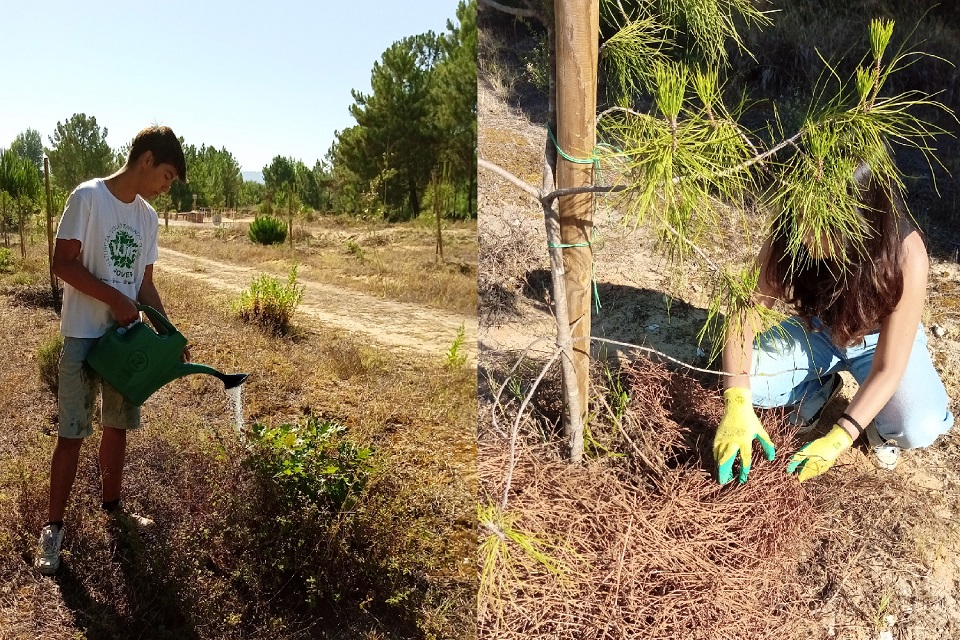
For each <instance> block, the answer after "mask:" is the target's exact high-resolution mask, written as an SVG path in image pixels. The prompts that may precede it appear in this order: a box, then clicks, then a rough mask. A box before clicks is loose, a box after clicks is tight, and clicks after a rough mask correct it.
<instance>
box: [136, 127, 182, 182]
mask: <svg viewBox="0 0 960 640" xmlns="http://www.w3.org/2000/svg"><path fill="white" fill-rule="evenodd" d="M147 151H151V152H152V153H153V161H154V164H169V165H172V166H173V167H174V168H175V169H176V170H177V178H179V179H180V182H186V181H187V161H186V160H185V159H184V158H183V147H181V146H180V139H179V138H177V136H176V135H175V134H174V133H173V129H171V128H170V127H147V128H146V129H144V130H143V131H141V132H140V133H138V134H137V137H136V138H134V139H133V144H132V145H131V146H130V154H129V155H128V156H127V163H129V164H132V163H133V162H134V161H136V160H137V158H139V157H140V156H142V155H143V154H144V153H146V152H147Z"/></svg>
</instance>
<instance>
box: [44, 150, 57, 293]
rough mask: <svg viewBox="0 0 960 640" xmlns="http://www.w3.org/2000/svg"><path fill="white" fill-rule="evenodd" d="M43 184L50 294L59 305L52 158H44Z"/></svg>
mask: <svg viewBox="0 0 960 640" xmlns="http://www.w3.org/2000/svg"><path fill="white" fill-rule="evenodd" d="M43 184H44V188H45V189H46V190H47V264H49V265H50V292H51V293H52V294H53V304H54V306H57V305H58V304H59V297H60V287H59V286H58V283H57V276H56V275H54V273H53V198H51V197H50V158H48V157H46V156H44V157H43Z"/></svg>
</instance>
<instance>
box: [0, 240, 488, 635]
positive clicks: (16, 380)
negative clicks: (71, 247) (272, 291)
mask: <svg viewBox="0 0 960 640" xmlns="http://www.w3.org/2000/svg"><path fill="white" fill-rule="evenodd" d="M35 250H37V251H39V250H40V249H39V248H36V249H35ZM25 266H26V269H25V270H24V269H21V270H19V271H18V273H16V274H4V275H2V276H0V291H2V292H3V293H2V295H0V331H2V332H3V333H2V335H3V336H4V338H3V346H2V348H3V350H4V352H5V353H7V354H8V357H10V358H12V359H13V360H11V361H16V362H18V363H23V364H22V365H21V366H17V367H7V368H4V369H3V370H2V371H0V389H2V390H3V394H0V407H2V408H0V637H3V638H11V639H18V640H19V639H20V638H34V637H44V638H55V639H59V638H78V637H87V638H128V637H150V638H156V639H159V640H163V639H167V638H169V639H171V640H172V639H173V638H177V639H180V638H197V639H200V638H204V639H205V638H240V637H257V638H277V639H279V638H332V639H348V638H351V639H352V638H369V639H371V640H373V639H381V638H448V637H467V638H469V637H472V636H473V635H474V633H475V632H474V629H475V624H474V623H475V609H474V601H473V598H474V594H475V591H476V582H475V580H476V579H475V575H474V574H473V567H472V560H471V558H472V554H473V550H474V548H475V544H476V542H475V540H476V539H475V533H474V508H473V496H475V495H476V475H475V473H476V472H475V466H474V465H475V462H474V461H475V459H476V457H475V456H476V449H475V435H474V434H475V415H476V402H475V398H476V396H475V394H476V376H475V372H474V371H473V370H472V369H470V368H457V369H446V368H443V367H442V366H441V364H440V363H433V362H429V363H427V362H417V361H412V360H402V359H400V358H398V357H397V356H394V355H393V354H391V353H389V352H385V351H380V350H375V349H374V348H372V347H369V346H367V345H365V344H362V343H359V342H356V341H354V340H353V339H352V338H351V337H350V336H349V335H343V334H339V333H337V332H335V331H326V330H323V328H322V327H315V326H308V325H303V324H298V319H297V317H296V316H295V317H294V324H295V327H296V331H295V332H294V335H293V336H291V337H289V338H286V339H279V338H274V337H270V336H267V335H264V334H263V333H262V332H260V331H258V330H257V329H255V328H254V327H250V326H246V325H244V324H242V323H240V322H239V321H238V320H236V319H235V318H234V317H233V316H232V315H231V314H230V313H229V311H228V306H229V305H228V304H227V302H228V300H227V299H226V298H225V297H224V296H219V295H213V294H208V293H206V292H204V291H202V290H198V285H197V284H196V283H195V282H194V281H193V280H188V279H181V278H180V277H173V276H165V275H164V274H163V272H162V269H160V268H159V267H160V266H162V265H158V286H159V288H160V290H161V292H162V294H163V296H164V302H165V304H166V306H167V309H168V311H169V312H170V315H171V318H173V319H174V321H175V322H176V324H177V326H178V328H180V330H181V331H183V332H184V333H185V334H186V335H187V336H188V337H189V338H190V341H191V344H192V355H193V359H194V360H195V361H198V362H203V363H206V364H211V365H213V366H216V367H217V368H219V369H221V370H224V371H227V372H235V371H245V372H249V373H250V374H251V375H250V378H249V380H248V382H247V383H246V384H245V385H244V390H243V395H244V412H245V419H246V421H247V423H248V424H250V423H252V422H254V421H261V422H264V423H268V424H279V423H282V422H291V421H296V420H300V419H302V418H303V417H304V416H305V415H308V414H314V415H318V416H321V417H323V418H326V419H331V420H335V421H337V422H339V423H341V424H343V425H345V426H346V427H347V434H348V437H349V438H350V439H351V440H352V441H354V442H356V443H358V444H361V445H365V446H370V447H372V448H373V449H374V451H375V454H374V460H375V469H374V472H373V475H372V477H371V480H370V482H369V484H368V486H367V488H366V490H365V491H364V493H363V494H362V495H361V496H360V498H359V500H358V501H357V503H356V504H355V505H353V506H352V507H351V509H350V511H349V512H343V513H333V514H330V513H325V512H322V511H319V510H317V509H311V508H308V507H304V508H303V509H300V510H297V511H295V512H290V511H289V510H286V509H284V508H282V507H281V504H282V503H281V502H280V501H279V500H278V496H277V494H276V487H275V486H274V485H273V483H272V482H270V481H269V479H265V478H263V477H261V476H258V475H257V474H256V473H255V472H254V470H253V469H252V468H251V467H250V465H249V464H248V463H247V456H248V454H247V452H246V450H245V449H244V448H243V447H241V446H240V444H239V443H238V441H237V438H236V435H235V431H234V425H233V420H232V415H233V412H232V410H231V408H230V404H229V402H228V400H227V398H226V396H225V395H224V394H223V392H222V391H221V390H220V389H222V386H221V385H219V383H218V382H217V381H215V380H214V379H212V378H209V377H206V376H189V377H186V378H182V379H179V380H177V381H174V382H173V383H171V384H170V385H168V386H167V387H165V388H163V389H161V390H160V391H159V392H158V393H157V394H155V396H153V397H152V398H151V399H150V400H148V401H147V403H146V404H145V406H144V409H143V423H144V428H143V429H142V430H141V431H139V432H138V433H136V434H134V435H132V436H131V438H130V444H129V448H128V458H127V467H126V477H125V500H126V502H127V504H128V506H129V507H130V508H131V509H132V510H135V511H138V512H140V513H144V514H146V515H149V516H151V517H152V518H154V519H155V520H156V522H157V531H156V532H155V533H154V534H152V535H149V536H146V535H144V536H141V535H137V534H136V533H134V532H131V531H128V530H122V529H121V530H117V529H113V528H111V527H109V526H107V524H106V523H105V521H104V518H103V516H102V515H101V514H100V512H99V509H98V505H99V495H98V494H99V489H98V484H99V483H98V479H97V468H96V436H94V438H93V439H92V440H93V441H92V442H89V443H87V444H86V445H85V446H84V449H83V453H82V458H81V464H80V471H79V474H78V479H77V483H76V486H75V491H74V494H73V496H72V499H71V503H70V505H69V506H68V521H67V527H68V534H67V535H68V537H67V540H66V543H65V551H66V553H65V563H64V567H63V569H62V570H61V572H60V574H59V575H58V576H57V577H56V578H55V579H47V578H42V577H40V576H38V575H37V574H36V573H35V572H34V571H33V569H32V568H31V566H30V562H31V561H32V556H33V551H34V545H35V544H36V536H37V532H38V531H39V528H40V526H41V525H42V524H43V522H44V519H45V512H46V495H47V489H46V485H47V482H48V477H49V470H48V469H49V457H50V452H51V450H52V446H53V442H54V438H53V434H54V433H55V422H56V401H55V398H54V397H53V395H52V394H51V393H50V392H49V391H48V390H46V389H45V388H44V387H43V385H42V382H41V380H40V377H39V375H38V372H37V370H36V366H35V363H34V354H35V353H36V350H37V347H38V345H39V344H40V343H41V342H42V341H43V340H44V339H46V338H47V336H49V334H50V333H51V332H54V331H56V324H57V321H58V320H57V315H56V313H55V312H54V311H53V310H52V309H51V308H50V307H49V306H48V305H49V300H48V298H49V294H45V293H44V291H45V290H44V285H43V284H42V282H43V277H44V274H45V269H46V267H45V264H44V261H43V260H42V259H40V258H33V259H32V260H31V262H30V263H29V264H27V265H25ZM30 283H32V284H30Z"/></svg>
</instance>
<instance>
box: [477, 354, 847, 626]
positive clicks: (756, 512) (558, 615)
mask: <svg viewBox="0 0 960 640" xmlns="http://www.w3.org/2000/svg"><path fill="white" fill-rule="evenodd" d="M621 380H622V381H623V382H624V387H625V390H626V391H627V392H628V394H629V397H630V399H629V402H628V404H627V405H626V410H625V411H623V412H622V414H621V416H620V418H619V419H617V418H616V417H614V416H613V415H612V414H613V413H614V412H613V411H612V410H608V411H607V412H606V413H607V414H610V415H607V416H605V417H601V418H595V419H594V422H593V424H592V431H593V433H592V436H593V438H594V443H595V445H594V447H593V450H594V453H595V455H594V456H592V457H591V459H590V461H589V462H587V463H585V464H583V465H580V466H572V465H569V464H567V463H566V462H564V461H562V460H561V459H560V456H559V455H558V451H557V449H556V442H557V440H559V438H554V439H553V440H552V443H551V439H550V438H543V434H540V437H536V434H535V433H531V432H535V431H536V426H535V424H534V423H533V421H528V423H527V425H526V427H525V429H524V431H523V432H522V436H521V443H520V444H519V450H518V455H517V458H518V461H517V464H516V467H515V470H514V472H513V477H512V482H511V490H510V492H509V496H508V502H507V507H506V510H502V509H500V501H501V497H502V492H503V487H504V477H505V469H507V467H508V459H509V453H508V446H509V442H508V440H507V439H506V438H503V437H502V436H497V435H496V434H495V433H494V431H493V430H492V429H491V430H488V431H486V432H484V430H483V429H481V437H480V451H479V465H480V480H481V496H480V502H481V505H484V504H486V505H488V506H487V507H486V508H484V507H481V510H480V511H481V513H480V529H479V534H480V538H479V539H480V543H481V544H480V555H481V557H480V571H481V579H482V586H481V592H480V596H479V602H478V606H479V618H478V629H479V637H480V638H491V639H492V638H497V639H500V640H509V639H513V638H517V639H519V638H524V639H534V638H544V639H546V638H571V639H572V638H577V639H578V640H602V639H604V638H644V639H645V640H661V639H662V640H668V639H669V640H675V639H678V638H684V639H689V640H697V639H700V638H703V639H705V640H706V639H710V640H713V639H714V638H725V639H738V638H743V639H747V638H750V639H762V638H777V639H778V640H783V639H784V638H791V637H803V636H804V635H806V634H805V633H804V629H806V628H810V630H811V631H812V628H811V627H810V625H811V624H815V623H814V622H813V621H810V620H809V606H810V605H811V604H812V603H810V602H808V600H809V598H810V596H809V595H806V594H808V593H809V589H805V588H804V586H803V585H801V584H799V583H798V580H797V575H798V569H797V568H798V563H799V562H800V560H801V558H802V557H803V556H804V555H808V554H809V553H810V552H811V551H812V549H813V546H814V541H815V540H816V539H817V536H818V535H820V534H821V533H823V532H822V531H819V530H818V529H819V528H820V527H822V526H823V525H824V522H825V520H824V519H823V518H822V516H821V515H818V514H824V513H826V512H829V511H832V510H833V509H831V508H830V505H829V504H827V502H825V501H824V498H823V496H822V495H820V496H819V497H816V498H814V497H812V496H811V495H809V494H808V491H807V488H806V486H804V487H801V485H800V484H799V483H798V482H797V481H796V479H795V478H792V477H790V476H788V475H787V474H786V473H785V467H786V462H787V460H788V459H789V454H787V452H788V451H793V450H795V445H794V443H793V442H792V440H793V437H794V433H793V430H791V429H790V428H789V427H785V426H784V424H783V420H782V416H780V415H778V414H777V413H775V412H766V413H765V414H764V415H762V416H761V420H762V421H763V422H764V426H765V428H766V429H767V431H768V433H769V434H770V436H771V438H772V439H773V441H774V444H775V445H776V446H777V451H778V453H777V458H776V460H775V461H773V462H766V460H765V459H763V457H762V454H761V452H760V449H759V446H755V447H754V464H753V468H752V470H751V472H750V478H749V482H747V483H746V484H745V485H739V484H736V483H735V482H734V483H732V484H730V485H727V486H723V487H721V486H720V485H719V484H718V483H717V482H716V479H715V476H714V474H715V465H714V463H713V461H712V454H711V445H712V439H713V433H714V431H715V429H716V424H717V423H718V422H719V420H720V417H721V415H722V411H723V403H722V399H721V397H720V394H719V391H717V390H716V389H708V388H705V387H704V386H703V385H702V384H701V383H700V382H698V381H697V380H695V379H693V378H690V377H688V376H686V375H683V374H679V373H674V372H671V371H669V370H668V369H666V368H665V367H664V366H662V365H659V364H656V363H653V362H651V361H649V360H640V361H638V362H636V363H634V364H632V365H631V366H630V367H629V368H627V369H625V370H623V371H622V373H621ZM548 386H549V385H548ZM594 404H595V405H596V404H598V402H596V401H595V402H594ZM599 404H601V405H602V404H603V402H602V401H601V402H600V403H599ZM608 409H609V404H608ZM603 422H606V423H607V424H606V425H603V424H601V423H603ZM523 435H526V436H527V437H525V438H524V437H523ZM545 441H546V442H548V443H551V444H543V443H544V442H545ZM597 452H599V453H597ZM615 452H619V453H615ZM808 484H809V483H808ZM818 493H821V494H822V493H823V492H822V491H820V492H818ZM494 505H496V506H494ZM813 635H815V633H813V632H811V633H810V634H809V636H813ZM809 636H807V637H809Z"/></svg>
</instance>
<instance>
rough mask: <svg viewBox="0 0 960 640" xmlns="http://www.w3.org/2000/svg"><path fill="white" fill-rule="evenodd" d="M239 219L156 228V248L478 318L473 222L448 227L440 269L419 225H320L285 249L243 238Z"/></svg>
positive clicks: (427, 231) (297, 231)
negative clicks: (294, 269)
mask: <svg viewBox="0 0 960 640" xmlns="http://www.w3.org/2000/svg"><path fill="white" fill-rule="evenodd" d="M245 220H246V219H241V220H237V221H231V220H225V221H224V222H225V225H224V226H223V227H222V228H221V229H219V230H218V229H217V228H216V227H214V226H213V225H212V224H210V223H209V222H208V223H198V224H194V223H189V224H181V225H170V226H169V227H167V228H164V226H163V225H162V224H161V227H160V229H161V245H162V246H164V247H168V248H171V249H176V250H178V251H182V252H185V253H190V254H194V255H202V256H206V257H208V258H212V259H215V260H220V261H224V262H228V263H233V264H242V265H247V266H258V267H260V268H262V269H263V270H264V271H267V272H273V273H275V274H280V275H285V274H286V272H287V270H288V269H289V267H290V265H291V264H293V263H294V262H296V263H298V264H299V265H300V270H299V273H300V275H301V276H302V277H304V278H308V279H310V280H314V281H316V282H323V283H328V284H336V285H338V286H342V287H348V288H352V289H356V290H358V291H363V292H365V293H370V294H373V295H377V296H383V297H386V298H389V299H392V300H397V301H400V302H413V303H416V304H421V305H425V306H429V307H434V308H437V309H443V310H447V311H454V312H457V313H462V314H465V315H471V316H472V315H476V313H477V228H476V222H475V221H471V222H447V223H444V232H443V243H444V244H443V252H444V253H443V255H444V261H443V263H438V261H437V260H436V251H435V246H436V245H435V237H436V229H435V228H433V227H431V226H430V225H429V224H426V223H418V222H413V223H405V224H392V225H391V224H386V223H377V222H371V223H367V224H363V223H356V222H351V221H349V220H348V219H345V218H319V219H318V220H316V221H314V222H310V223H302V224H301V223H300V222H297V223H295V225H294V240H295V250H291V249H290V247H289V244H288V243H285V244H283V245H274V246H263V245H258V244H256V243H253V242H250V240H249V239H248V238H247V226H248V224H249V222H247V221H245Z"/></svg>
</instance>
